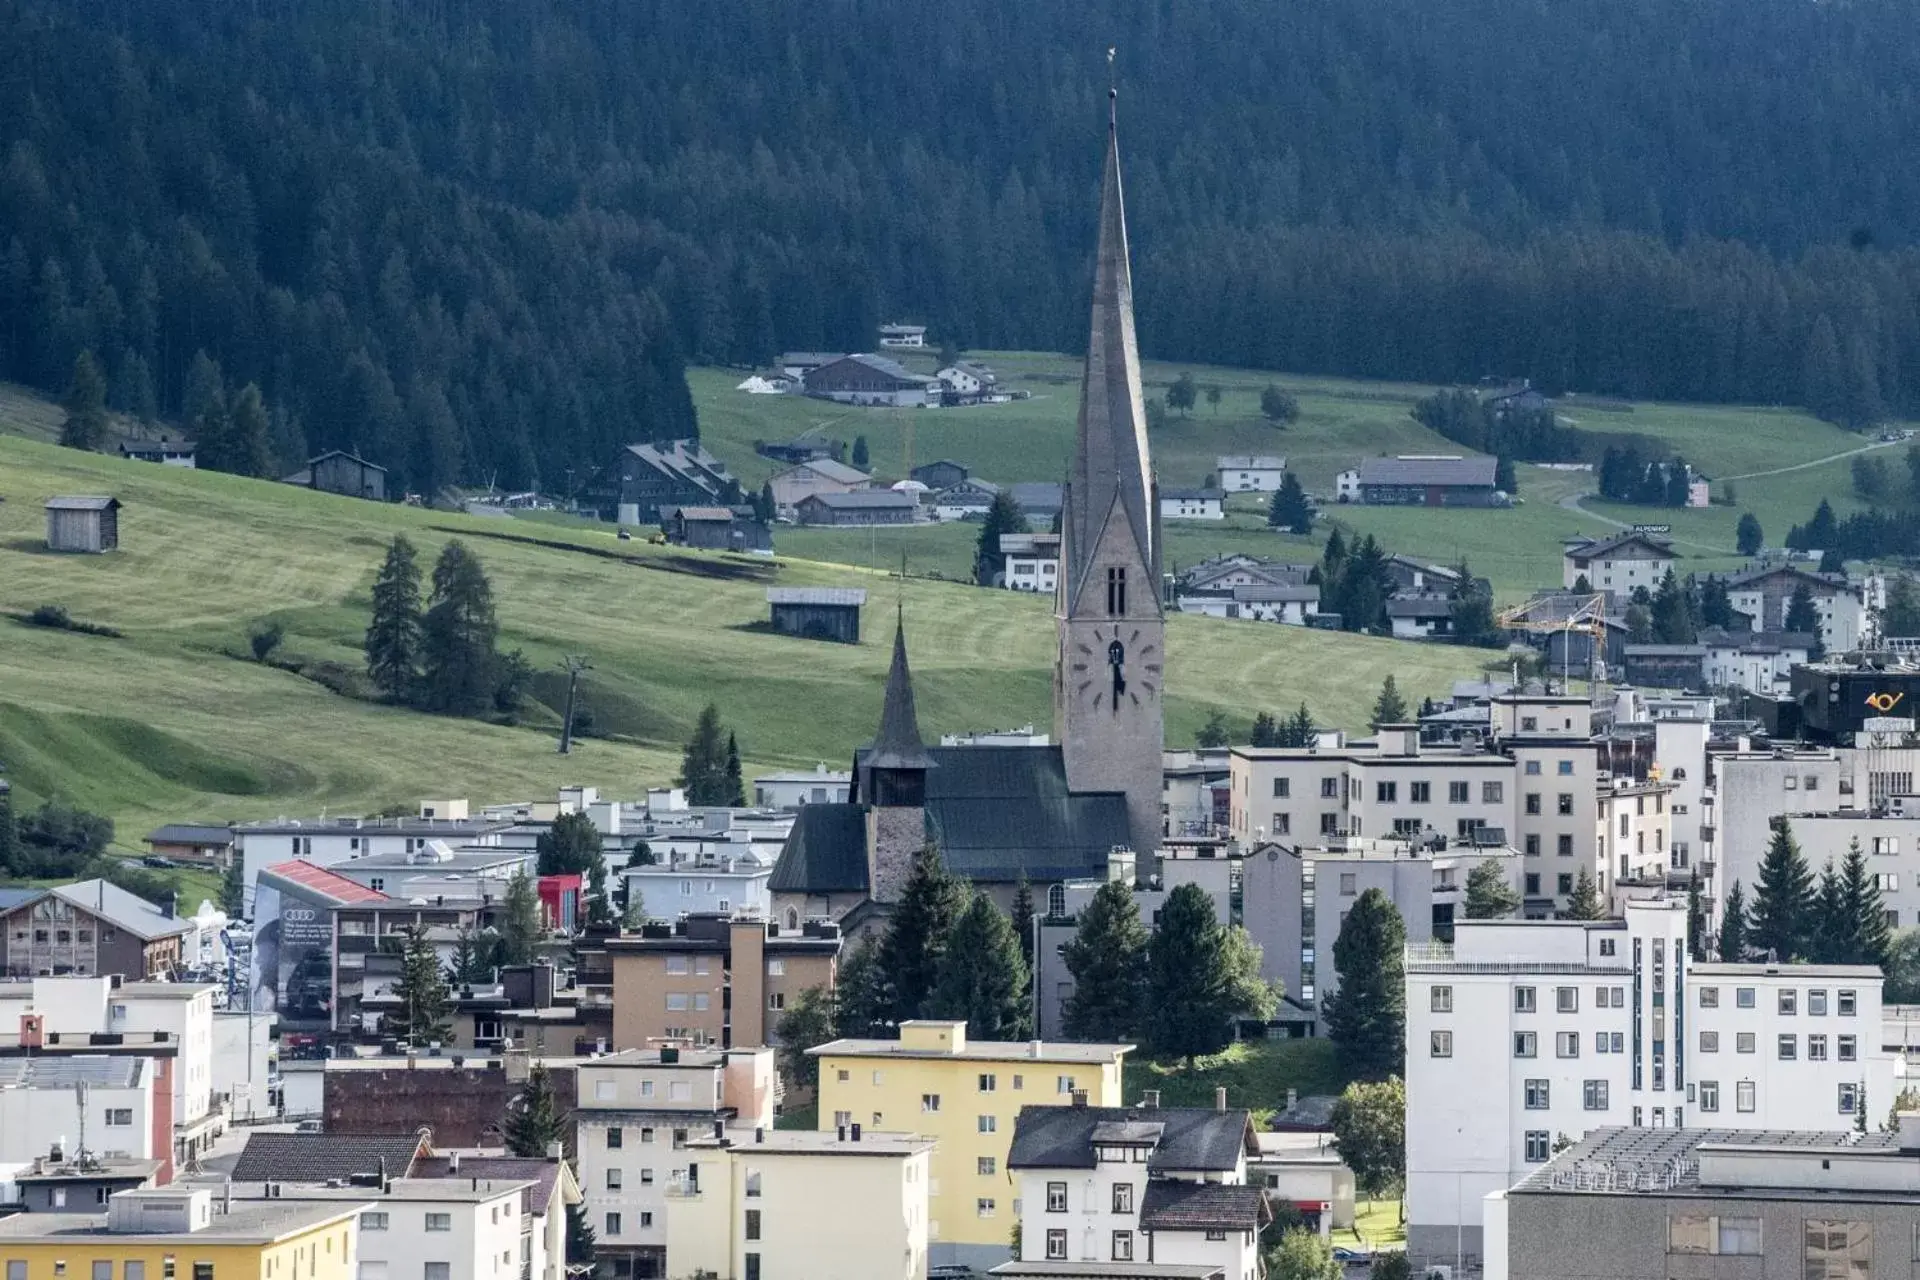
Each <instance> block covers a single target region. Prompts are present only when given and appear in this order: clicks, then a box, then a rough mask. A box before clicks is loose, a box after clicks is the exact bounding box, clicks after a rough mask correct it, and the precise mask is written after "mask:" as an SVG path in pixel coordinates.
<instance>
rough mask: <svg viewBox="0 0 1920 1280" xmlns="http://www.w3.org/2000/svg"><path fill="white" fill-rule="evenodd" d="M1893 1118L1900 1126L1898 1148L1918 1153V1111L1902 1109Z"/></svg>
mask: <svg viewBox="0 0 1920 1280" xmlns="http://www.w3.org/2000/svg"><path fill="white" fill-rule="evenodd" d="M1895 1119H1896V1120H1897V1121H1898V1123H1899V1126H1900V1128H1899V1133H1900V1150H1901V1151H1902V1152H1903V1153H1906V1154H1908V1155H1914V1154H1920V1111H1902V1112H1901V1113H1900V1114H1899V1115H1898V1116H1897V1117H1895Z"/></svg>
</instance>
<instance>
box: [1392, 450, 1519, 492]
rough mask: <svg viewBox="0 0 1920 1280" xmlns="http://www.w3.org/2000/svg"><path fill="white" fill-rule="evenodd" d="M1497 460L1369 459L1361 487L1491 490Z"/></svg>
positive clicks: (1476, 457)
mask: <svg viewBox="0 0 1920 1280" xmlns="http://www.w3.org/2000/svg"><path fill="white" fill-rule="evenodd" d="M1496 465H1497V461H1496V459H1494V458H1490V457H1485V456H1475V457H1470V458H1452V457H1431V458H1422V457H1403V458H1368V459H1367V460H1366V461H1364V462H1362V463H1361V464H1360V483H1361V484H1362V485H1459V486H1463V487H1467V488H1480V489H1491V488H1492V487H1493V471H1494V467H1495V466H1496Z"/></svg>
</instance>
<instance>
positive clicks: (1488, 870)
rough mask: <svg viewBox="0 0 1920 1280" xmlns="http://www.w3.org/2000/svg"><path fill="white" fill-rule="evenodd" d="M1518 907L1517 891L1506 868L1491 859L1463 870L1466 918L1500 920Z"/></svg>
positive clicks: (1518, 894)
mask: <svg viewBox="0 0 1920 1280" xmlns="http://www.w3.org/2000/svg"><path fill="white" fill-rule="evenodd" d="M1519 909H1520V892H1519V890H1517V889H1515V888H1514V887H1513V886H1512V885H1510V884H1508V883H1507V872H1506V869H1505V868H1504V867H1502V866H1501V865H1500V864H1499V863H1498V862H1496V861H1493V860H1491V859H1489V860H1487V861H1485V862H1482V863H1480V864H1479V865H1477V866H1475V867H1474V869H1473V870H1471V871H1469V872H1467V919H1469V920H1504V919H1506V918H1507V917H1508V916H1511V915H1512V914H1513V913H1514V912H1516V911H1518V910H1519Z"/></svg>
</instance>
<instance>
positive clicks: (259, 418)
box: [219, 382, 273, 477]
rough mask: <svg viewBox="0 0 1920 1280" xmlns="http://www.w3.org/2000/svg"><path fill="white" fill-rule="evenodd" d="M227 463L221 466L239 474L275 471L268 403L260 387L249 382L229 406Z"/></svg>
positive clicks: (247, 474) (265, 473) (253, 474)
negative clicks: (263, 400) (262, 397)
mask: <svg viewBox="0 0 1920 1280" xmlns="http://www.w3.org/2000/svg"><path fill="white" fill-rule="evenodd" d="M227 446H228V453H227V459H226V461H227V465H226V466H224V467H221V468H219V469H220V470H222V471H231V472H232V473H233V474H235V475H238V476H262V477H264V476H270V475H272V474H273V446H272V445H271V444H270V443H269V427H268V422H267V406H266V405H265V404H264V403H263V402H262V401H261V398H260V388H259V386H258V385H256V384H255V383H251V382H249V383H248V384H247V385H246V386H244V387H242V388H241V389H240V394H239V395H237V396H235V397H234V398H233V404H232V405H231V406H230V407H229V408H228V410H227Z"/></svg>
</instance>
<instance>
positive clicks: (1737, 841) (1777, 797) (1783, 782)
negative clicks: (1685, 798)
mask: <svg viewBox="0 0 1920 1280" xmlns="http://www.w3.org/2000/svg"><path fill="white" fill-rule="evenodd" d="M1712 763H1713V784H1712V785H1713V796H1714V802H1713V803H1712V804H1711V805H1710V806H1709V807H1708V816H1707V817H1705V818H1704V819H1703V821H1704V822H1705V823H1708V824H1711V823H1713V822H1714V821H1715V819H1716V818H1717V819H1718V821H1719V823H1720V827H1719V830H1718V832H1717V834H1718V836H1719V862H1718V866H1717V868H1716V873H1715V875H1714V877H1713V879H1712V884H1711V887H1712V889H1713V892H1714V894H1715V896H1716V897H1717V898H1718V899H1720V900H1723V901H1724V900H1725V898H1726V895H1727V890H1728V888H1729V887H1730V886H1732V885H1733V884H1734V883H1735V882H1736V881H1738V882H1739V883H1740V884H1741V885H1742V886H1744V887H1745V889H1746V890H1747V892H1748V894H1749V895H1751V893H1752V890H1753V885H1754V882H1755V880H1756V879H1757V878H1758V876H1759V871H1760V860H1761V858H1762V857H1764V856H1765V854H1766V851H1767V842H1768V841H1769V840H1770V839H1771V838H1772V835H1773V831H1772V823H1773V820H1774V819H1775V818H1780V817H1792V816H1794V815H1797V814H1807V813H1831V814H1836V815H1840V816H1842V817H1845V816H1849V815H1855V816H1860V817H1864V816H1866V814H1867V813H1868V812H1870V811H1871V809H1872V808H1873V806H1874V805H1876V804H1879V805H1882V806H1887V805H1890V804H1891V802H1892V798H1893V797H1894V796H1897V795H1900V794H1901V793H1903V792H1910V791H1912V789H1913V784H1914V779H1915V778H1916V777H1920V749H1915V748H1911V747H1896V748H1888V749H1885V750H1871V751H1869V750H1861V749H1859V748H1856V747H1827V748H1811V749H1804V750H1795V749H1790V748H1789V749H1782V750H1779V751H1771V752H1759V751H1743V752H1738V753H1733V754H1727V755H1718V756H1714V757H1713V758H1712ZM1796 830H1797V826H1796ZM1676 838H1677V837H1676ZM1817 865H1818V864H1816V866H1817Z"/></svg>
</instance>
